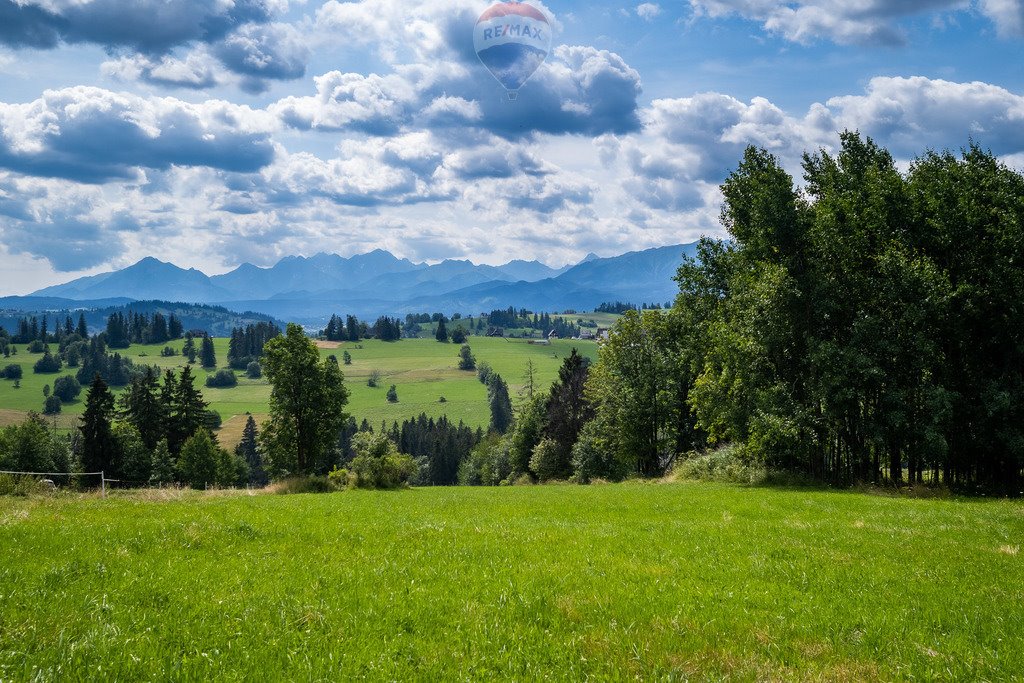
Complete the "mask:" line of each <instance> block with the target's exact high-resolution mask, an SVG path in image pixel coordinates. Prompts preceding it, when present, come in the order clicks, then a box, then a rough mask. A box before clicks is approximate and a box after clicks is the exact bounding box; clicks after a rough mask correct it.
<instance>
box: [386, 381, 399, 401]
mask: <svg viewBox="0 0 1024 683" xmlns="http://www.w3.org/2000/svg"><path fill="white" fill-rule="evenodd" d="M388 403H398V390H396V389H395V385H394V384H392V385H391V388H390V389H388Z"/></svg>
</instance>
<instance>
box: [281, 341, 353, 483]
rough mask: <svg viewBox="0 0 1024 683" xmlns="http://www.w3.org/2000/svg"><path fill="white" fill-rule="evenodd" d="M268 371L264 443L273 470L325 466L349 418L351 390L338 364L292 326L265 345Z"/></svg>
mask: <svg viewBox="0 0 1024 683" xmlns="http://www.w3.org/2000/svg"><path fill="white" fill-rule="evenodd" d="M263 371H264V374H265V375H266V377H267V379H268V380H269V382H270V385H271V391H270V419H269V421H268V422H267V424H266V425H265V426H264V428H263V433H262V435H261V445H262V446H263V452H264V453H265V454H266V457H267V460H268V461H269V463H270V465H271V467H272V469H273V471H275V472H279V473H283V472H290V473H295V474H308V473H310V472H315V471H323V470H326V469H327V467H328V465H329V463H330V462H331V453H332V450H333V448H334V447H335V445H336V443H337V437H338V433H339V432H340V431H341V429H342V427H343V426H344V424H345V422H346V420H347V416H346V415H345V413H344V412H343V409H344V407H345V404H346V403H347V402H348V390H347V389H346V388H345V384H344V376H343V375H342V373H341V370H340V369H339V367H338V364H337V362H333V363H332V362H330V361H327V360H323V361H321V360H320V352H319V350H318V349H317V347H316V344H314V343H313V341H312V340H311V339H309V338H308V337H306V336H305V334H304V333H303V331H302V328H301V327H299V326H298V325H295V324H289V325H288V329H287V330H286V332H285V334H284V336H281V337H276V338H274V339H271V340H270V341H269V342H267V344H266V346H265V347H264V355H263Z"/></svg>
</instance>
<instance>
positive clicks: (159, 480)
mask: <svg viewBox="0 0 1024 683" xmlns="http://www.w3.org/2000/svg"><path fill="white" fill-rule="evenodd" d="M174 465H175V463H174V458H173V457H172V456H171V450H170V448H169V447H168V445H167V439H161V440H160V442H159V443H157V445H156V448H155V449H153V469H152V474H151V475H150V481H152V482H153V483H154V484H173V483H174V482H175V481H177V476H176V468H175V466H174Z"/></svg>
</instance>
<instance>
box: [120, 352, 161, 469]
mask: <svg viewBox="0 0 1024 683" xmlns="http://www.w3.org/2000/svg"><path fill="white" fill-rule="evenodd" d="M159 389H160V384H159V381H158V380H157V375H156V371H155V370H154V369H153V368H152V367H147V368H146V372H145V373H143V375H142V376H141V377H136V378H135V379H133V380H132V382H131V384H129V385H128V388H127V389H126V390H125V391H124V393H122V394H121V397H120V399H118V403H119V406H118V407H119V408H120V413H121V417H122V418H124V420H125V421H126V422H128V423H129V424H131V425H133V426H134V427H135V428H136V429H137V430H139V435H140V436H141V437H142V442H143V443H144V444H145V445H146V448H148V449H150V450H153V449H154V448H156V445H157V443H158V442H159V441H160V439H162V438H163V437H164V436H165V432H164V422H165V416H164V407H163V406H162V405H161V402H160V397H159V395H158V392H159Z"/></svg>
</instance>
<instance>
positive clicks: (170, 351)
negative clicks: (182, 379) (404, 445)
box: [160, 346, 178, 358]
mask: <svg viewBox="0 0 1024 683" xmlns="http://www.w3.org/2000/svg"><path fill="white" fill-rule="evenodd" d="M160 355H161V356H163V357H164V358H170V357H171V356H177V355H178V352H177V351H176V350H175V349H174V348H172V347H170V346H165V347H164V348H162V349H161V350H160Z"/></svg>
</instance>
